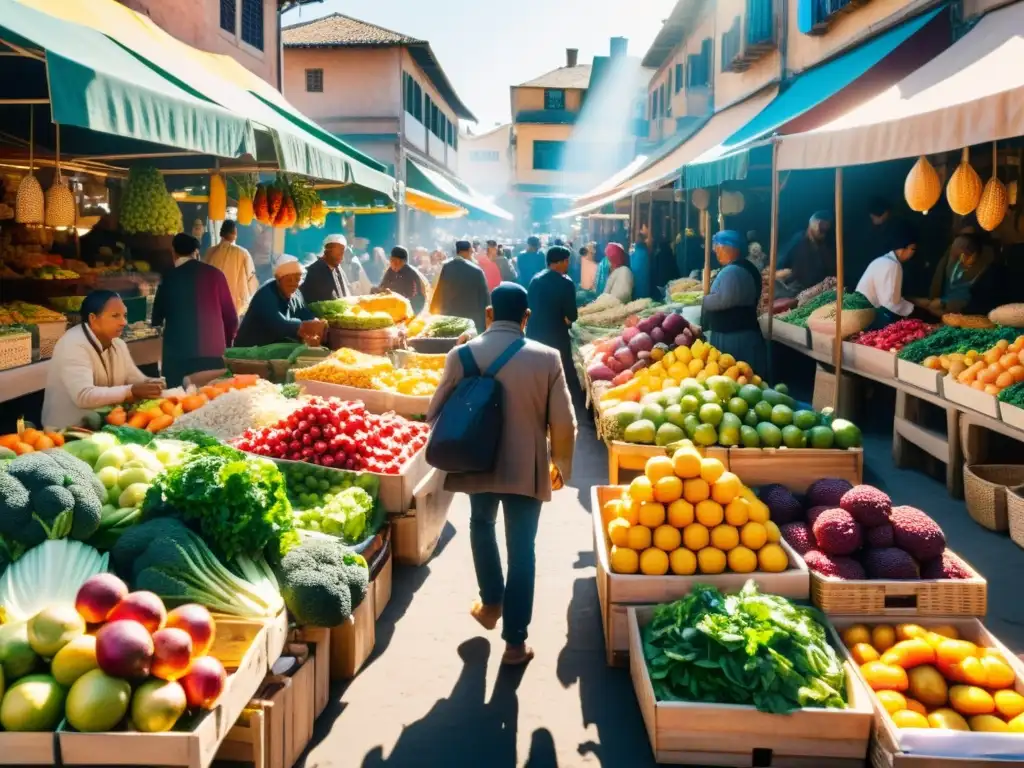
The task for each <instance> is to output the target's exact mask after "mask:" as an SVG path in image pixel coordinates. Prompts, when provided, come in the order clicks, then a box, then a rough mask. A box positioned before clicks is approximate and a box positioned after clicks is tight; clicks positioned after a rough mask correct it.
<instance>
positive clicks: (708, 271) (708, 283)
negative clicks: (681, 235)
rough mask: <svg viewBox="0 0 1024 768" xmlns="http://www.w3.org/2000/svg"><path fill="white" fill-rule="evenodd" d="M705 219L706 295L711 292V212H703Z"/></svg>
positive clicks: (707, 210) (706, 209)
mask: <svg viewBox="0 0 1024 768" xmlns="http://www.w3.org/2000/svg"><path fill="white" fill-rule="evenodd" d="M701 216H703V217H704V295H705V296H707V295H708V294H709V293H710V292H711V211H710V209H708V208H705V209H704V210H703V211H701Z"/></svg>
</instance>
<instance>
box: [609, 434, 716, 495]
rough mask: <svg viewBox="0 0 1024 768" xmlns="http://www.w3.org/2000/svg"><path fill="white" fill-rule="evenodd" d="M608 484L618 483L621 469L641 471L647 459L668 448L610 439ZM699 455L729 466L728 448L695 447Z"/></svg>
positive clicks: (663, 453) (661, 453)
mask: <svg viewBox="0 0 1024 768" xmlns="http://www.w3.org/2000/svg"><path fill="white" fill-rule="evenodd" d="M607 445H608V484H609V485H618V484H619V473H620V472H621V471H622V470H624V469H625V470H629V471H631V472H643V471H644V467H645V466H647V460H648V459H649V458H651V457H652V456H665V455H666V454H667V453H668V450H667V449H666V448H665V447H664V446H660V445H643V444H640V443H627V442H624V441H622V440H612V441H611V442H609V443H608V444H607ZM697 450H698V451H700V454H701V456H705V457H707V458H715V459H718V460H720V461H721V462H722V464H724V465H725V467H726V469H728V468H729V449H728V448H721V447H719V446H717V445H712V446H709V447H707V448H700V447H698V448H697Z"/></svg>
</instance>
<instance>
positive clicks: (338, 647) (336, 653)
mask: <svg viewBox="0 0 1024 768" xmlns="http://www.w3.org/2000/svg"><path fill="white" fill-rule="evenodd" d="M373 601H374V595H373V590H372V589H369V590H367V592H366V597H365V598H364V600H363V602H361V603H360V604H359V607H358V608H356V609H355V610H354V611H353V612H352V615H351V616H349V618H348V621H346V622H345V623H344V624H342V625H341V626H338V627H333V628H332V629H331V681H332V682H334V681H337V680H351V679H352V678H353V677H355V676H356V674H357V673H358V672H359V670H360V669H362V668H363V664H365V663H366V660H367V659H368V658H370V654H371V653H373V646H374V645H375V644H376V642H377V633H376V609H375V608H374V604H373Z"/></svg>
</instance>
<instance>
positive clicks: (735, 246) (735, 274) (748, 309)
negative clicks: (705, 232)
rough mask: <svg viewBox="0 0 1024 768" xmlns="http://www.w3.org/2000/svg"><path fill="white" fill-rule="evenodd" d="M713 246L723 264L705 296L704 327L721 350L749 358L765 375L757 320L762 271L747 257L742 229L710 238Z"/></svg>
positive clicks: (702, 325)
mask: <svg viewBox="0 0 1024 768" xmlns="http://www.w3.org/2000/svg"><path fill="white" fill-rule="evenodd" d="M711 247H712V248H713V249H714V251H715V258H717V259H718V263H719V264H721V265H722V268H721V270H719V272H718V276H717V277H716V278H715V281H714V282H713V283H712V284H711V292H710V293H708V295H707V296H705V297H704V306H703V309H702V317H701V327H702V328H703V330H704V333H705V335H706V336H707V338H708V340H709V341H710V342H711V344H712V345H713V346H714V347H715V348H716V349H717V350H718V351H719V352H722V353H728V354H730V355H732V356H733V357H734V358H736V360H737V361H740V360H742V361H744V362H746V363H747V364H748V365H750V367H751V368H753V370H754V372H755V373H761V374H762V375H763V374H764V371H765V370H767V354H766V350H765V342H764V337H763V336H762V335H761V328H760V326H758V324H757V303H758V300H759V299H760V298H761V273H760V272H759V271H758V270H757V267H755V266H754V265H753V264H751V263H750V261H748V260H747V258H746V254H747V244H746V240H745V238H744V237H743V235H741V234H740V233H739V232H736V231H735V230H732V229H726V230H722V231H721V232H719V233H718V234H716V235H715V236H714V237H713V238H712V239H711Z"/></svg>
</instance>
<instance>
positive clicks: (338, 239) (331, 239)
mask: <svg viewBox="0 0 1024 768" xmlns="http://www.w3.org/2000/svg"><path fill="white" fill-rule="evenodd" d="M334 243H337V244H338V245H342V246H345V247H346V248H347V247H348V239H347V238H346V237H345V236H344V235H341V234H338V235H328V236H327V237H325V238H324V248H326V247H327V246H328V245H333V244H334Z"/></svg>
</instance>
